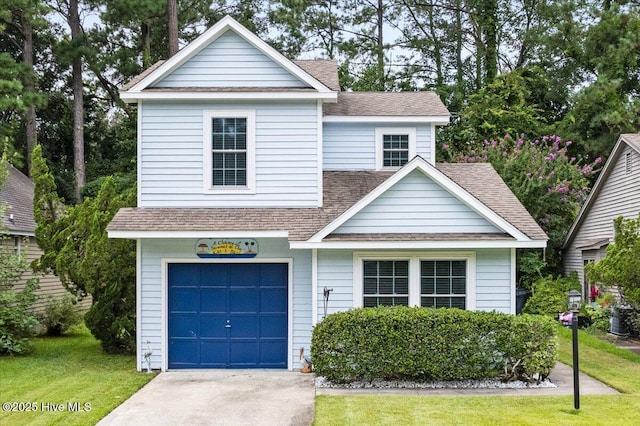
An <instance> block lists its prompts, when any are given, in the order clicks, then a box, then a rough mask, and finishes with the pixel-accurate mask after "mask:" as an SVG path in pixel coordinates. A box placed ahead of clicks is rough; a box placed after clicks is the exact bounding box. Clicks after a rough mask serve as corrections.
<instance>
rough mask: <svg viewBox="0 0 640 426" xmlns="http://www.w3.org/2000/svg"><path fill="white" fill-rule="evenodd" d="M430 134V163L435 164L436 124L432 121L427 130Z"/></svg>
mask: <svg viewBox="0 0 640 426" xmlns="http://www.w3.org/2000/svg"><path fill="white" fill-rule="evenodd" d="M429 133H430V136H431V147H430V154H431V155H430V160H431V164H436V151H437V147H436V143H437V142H436V125H435V124H434V123H432V124H431V129H430V130H429Z"/></svg>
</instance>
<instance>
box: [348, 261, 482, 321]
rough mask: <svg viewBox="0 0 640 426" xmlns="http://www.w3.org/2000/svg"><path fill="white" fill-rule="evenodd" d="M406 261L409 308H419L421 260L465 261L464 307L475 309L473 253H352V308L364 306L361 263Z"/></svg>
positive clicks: (474, 262) (474, 265) (470, 309)
mask: <svg viewBox="0 0 640 426" xmlns="http://www.w3.org/2000/svg"><path fill="white" fill-rule="evenodd" d="M365 260H408V261H409V306H420V261H421V260H466V261H467V270H466V273H467V285H466V289H465V292H466V293H465V296H466V299H465V306H466V310H467V311H473V310H475V309H476V253H475V252H473V251H468V252H464V251H455V252H454V251H451V252H397V253H380V252H354V253H353V307H354V308H361V307H363V306H364V290H363V289H364V276H363V273H364V271H363V261H365Z"/></svg>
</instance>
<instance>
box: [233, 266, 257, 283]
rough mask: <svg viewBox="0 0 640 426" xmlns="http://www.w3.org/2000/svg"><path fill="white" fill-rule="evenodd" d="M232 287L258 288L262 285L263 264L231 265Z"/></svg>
mask: <svg viewBox="0 0 640 426" xmlns="http://www.w3.org/2000/svg"><path fill="white" fill-rule="evenodd" d="M229 267H230V270H231V276H230V277H229V285H230V286H231V287H258V285H259V284H260V269H261V264H258V263H233V264H229Z"/></svg>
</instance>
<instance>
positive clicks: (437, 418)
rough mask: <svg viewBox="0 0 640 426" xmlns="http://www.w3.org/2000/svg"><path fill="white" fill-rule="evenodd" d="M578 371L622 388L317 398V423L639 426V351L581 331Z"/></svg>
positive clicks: (566, 333)
mask: <svg viewBox="0 0 640 426" xmlns="http://www.w3.org/2000/svg"><path fill="white" fill-rule="evenodd" d="M559 342H560V351H559V353H560V356H559V360H560V361H561V362H564V363H567V364H570V363H571V333H570V330H560V331H559ZM579 351H580V367H581V370H582V371H583V372H585V373H587V374H589V375H591V376H593V377H595V378H597V379H599V380H601V381H603V382H605V383H608V384H609V385H610V386H613V387H615V388H617V389H618V390H620V391H622V392H624V394H621V395H593V396H582V397H581V398H580V403H581V404H580V406H581V409H580V410H579V411H576V410H574V409H573V395H567V396H526V397H520V396H464V397H462V396H455V397H454V396H445V397H443V396H404V395H402V396H401V395H379V396H378V395H353V396H328V395H319V396H317V397H316V420H315V422H314V425H315V426H323V425H338V424H339V425H362V424H366V425H386V424H388V425H396V424H402V425H422V424H447V425H497V424H508V425H558V424H560V425H566V424H571V425H600V424H602V425H609V424H615V425H638V424H640V356H638V355H635V354H633V353H632V352H630V351H627V350H624V349H619V348H617V347H615V346H614V345H612V344H609V343H606V342H602V341H600V340H599V339H597V338H595V337H593V336H588V335H586V334H584V333H582V332H581V333H580V348H579Z"/></svg>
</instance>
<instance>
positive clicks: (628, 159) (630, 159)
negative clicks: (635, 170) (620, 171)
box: [624, 152, 633, 175]
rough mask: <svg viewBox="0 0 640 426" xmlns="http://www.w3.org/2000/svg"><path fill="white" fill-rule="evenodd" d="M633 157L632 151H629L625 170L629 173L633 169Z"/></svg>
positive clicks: (625, 157)
mask: <svg viewBox="0 0 640 426" xmlns="http://www.w3.org/2000/svg"><path fill="white" fill-rule="evenodd" d="M632 164H633V158H632V157H631V153H630V152H627V153H626V155H625V156H624V172H625V174H627V175H629V174H631V171H632Z"/></svg>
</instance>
